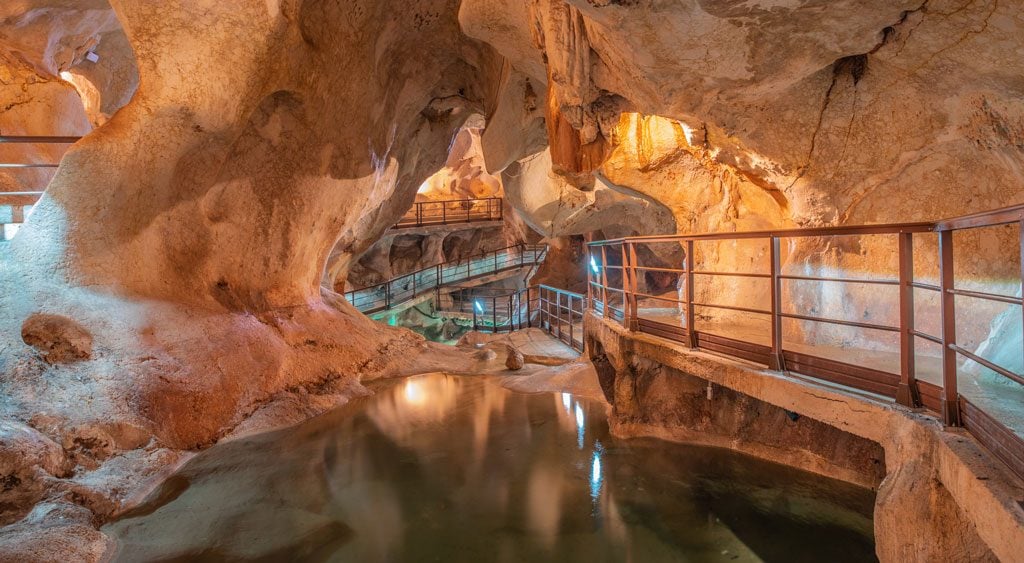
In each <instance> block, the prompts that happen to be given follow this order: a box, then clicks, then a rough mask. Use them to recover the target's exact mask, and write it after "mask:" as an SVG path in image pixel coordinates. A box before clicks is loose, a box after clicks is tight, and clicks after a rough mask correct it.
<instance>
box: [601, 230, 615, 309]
mask: <svg viewBox="0 0 1024 563" xmlns="http://www.w3.org/2000/svg"><path fill="white" fill-rule="evenodd" d="M607 248H608V247H606V246H604V245H601V301H602V305H603V311H602V316H603V317H604V318H608V251H607V250H606V249H607ZM612 316H613V317H614V315H612Z"/></svg>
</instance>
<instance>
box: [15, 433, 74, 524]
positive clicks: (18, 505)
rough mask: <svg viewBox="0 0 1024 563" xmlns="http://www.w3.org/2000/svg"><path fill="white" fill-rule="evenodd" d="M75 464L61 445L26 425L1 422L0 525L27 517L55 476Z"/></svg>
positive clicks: (61, 474)
mask: <svg viewBox="0 0 1024 563" xmlns="http://www.w3.org/2000/svg"><path fill="white" fill-rule="evenodd" d="M71 467H72V465H71V464H69V463H68V460H67V459H66V458H65V456H64V451H63V450H62V449H61V447H60V446H59V445H58V444H56V443H54V442H53V441H52V440H50V439H49V438H47V437H46V436H45V435H43V434H42V433H40V432H38V431H37V430H35V429H33V428H31V427H29V426H26V425H24V424H21V423H18V422H15V421H11V420H4V421H0V525H6V524H10V523H12V522H14V521H16V520H18V519H20V518H21V517H22V516H24V515H25V514H26V513H27V512H28V511H29V510H30V509H31V507H32V505H33V504H35V503H36V502H38V501H39V500H41V499H42V498H43V496H44V495H45V493H46V487H47V480H48V478H50V477H51V476H66V475H67V473H68V472H69V469H70V468H71Z"/></svg>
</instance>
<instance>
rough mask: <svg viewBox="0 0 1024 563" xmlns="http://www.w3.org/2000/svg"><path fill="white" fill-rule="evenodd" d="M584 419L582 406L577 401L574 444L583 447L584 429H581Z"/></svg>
mask: <svg viewBox="0 0 1024 563" xmlns="http://www.w3.org/2000/svg"><path fill="white" fill-rule="evenodd" d="M584 422H586V420H585V419H584V418H583V407H581V406H580V404H579V403H576V445H577V446H579V448H580V449H581V450H582V449H583V437H584V434H585V431H584V429H583V423H584Z"/></svg>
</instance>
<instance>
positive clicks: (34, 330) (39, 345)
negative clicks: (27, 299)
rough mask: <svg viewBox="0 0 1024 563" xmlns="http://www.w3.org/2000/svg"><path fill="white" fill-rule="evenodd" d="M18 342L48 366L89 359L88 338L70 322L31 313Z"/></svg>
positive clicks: (64, 319) (89, 335)
mask: <svg viewBox="0 0 1024 563" xmlns="http://www.w3.org/2000/svg"><path fill="white" fill-rule="evenodd" d="M21 339H22V340H23V341H24V342H25V344H28V345H29V346H31V347H33V348H35V349H36V350H38V351H39V353H40V354H41V355H42V357H43V359H44V360H46V361H47V362H48V363H51V364H62V363H67V362H74V361H77V360H87V359H89V358H90V357H91V356H92V335H91V334H89V331H88V330H86V329H85V327H83V326H82V325H80V324H78V323H77V322H75V321H74V320H73V319H70V318H68V317H65V316H62V315H51V314H46V313H34V314H32V315H31V316H29V318H27V319H25V322H24V324H22V325H21Z"/></svg>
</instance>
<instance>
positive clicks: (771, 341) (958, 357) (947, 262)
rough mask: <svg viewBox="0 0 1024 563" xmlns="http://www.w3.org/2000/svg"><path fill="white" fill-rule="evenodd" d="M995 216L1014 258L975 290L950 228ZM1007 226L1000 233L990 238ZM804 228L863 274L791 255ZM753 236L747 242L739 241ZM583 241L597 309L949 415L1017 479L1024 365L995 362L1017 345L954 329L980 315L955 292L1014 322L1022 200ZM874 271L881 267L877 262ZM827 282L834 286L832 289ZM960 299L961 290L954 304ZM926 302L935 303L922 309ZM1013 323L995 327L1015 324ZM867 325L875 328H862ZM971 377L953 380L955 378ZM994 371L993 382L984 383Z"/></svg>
mask: <svg viewBox="0 0 1024 563" xmlns="http://www.w3.org/2000/svg"><path fill="white" fill-rule="evenodd" d="M1006 226H1010V227H1009V229H1011V230H1012V229H1013V226H1016V227H1017V228H1016V231H1017V232H1016V233H1013V236H1014V237H1015V241H1016V243H1017V245H1018V246H1019V248H1018V252H1017V253H1016V255H1015V256H1013V257H1011V258H1010V259H1005V258H1004V259H1003V264H1004V265H1005V264H1009V265H1010V267H1016V268H1017V270H1016V271H1017V273H1016V274H1014V277H1015V278H1017V279H1015V280H1012V281H1011V282H1010V283H1009V284H1007V283H1006V282H1005V280H1004V282H1003V283H1002V286H1003V287H1007V286H1009V287H1010V289H1009V291H1007V292H1004V293H999V292H992V291H987V290H986V291H982V290H979V289H976V287H977V283H973V281H969V280H964V279H963V278H962V277H958V275H957V274H958V273H957V271H956V270H955V269H954V265H953V257H954V255H953V241H954V234H955V233H960V232H962V231H968V232H967V233H965V234H964V235H961V236H972V235H970V233H969V231H972V230H976V229H986V228H996V229H1002V230H1003V231H1006V230H1007V227H1006ZM1006 235H1007V233H1006V232H1000V233H996V234H995V237H996V238H998V237H1004V238H1005V237H1006ZM973 236H976V237H977V233H976V234H975V235H973ZM851 237H858V238H856V239H852V238H851ZM808 239H819V242H820V239H828V241H829V242H828V243H826V244H823V245H821V246H819V247H818V248H819V249H822V248H826V249H827V248H831V249H833V250H834V249H835V248H843V247H844V245H845V247H846V248H849V249H856V250H857V252H856V253H851V254H855V255H857V256H858V258H857V259H858V260H860V261H861V263H862V264H863V265H864V266H865V267H863V268H861V269H862V270H864V271H866V272H868V273H866V274H858V275H856V276H849V275H843V274H841V273H835V272H837V271H838V268H837V267H823V265H822V264H821V263H817V262H815V260H817V259H818V258H817V257H818V256H820V255H821V253H820V252H817V253H815V252H810V253H805V254H803V255H802V254H800V253H798V252H795V251H794V249H797V248H799V247H797V246H796V245H795V244H794V243H795V242H796V241H798V240H805V241H806V240H808ZM936 239H937V240H936ZM977 240H980V241H984V240H995V239H993V238H992V236H989V238H988V239H984V238H977ZM915 242H917V243H918V246H924V244H925V243H928V242H931V243H935V244H937V252H935V251H933V252H934V253H931V252H929V253H927V254H922V252H921V251H918V252H916V253H915ZM702 244H703V245H719V246H721V245H723V244H729V245H731V246H730V248H729V253H730V255H731V256H733V257H735V256H741V258H742V259H735V260H733V261H732V262H729V263H731V264H733V265H734V266H733V267H730V268H723V267H719V269H720V270H723V271H709V270H707V269H705V268H702V267H701V264H700V257H701V255H700V254H698V253H697V252H695V251H696V250H697V249H698V245H702ZM752 244H753V245H754V248H750V245H752ZM743 245H746V246H743ZM978 246H979V248H981V249H982V250H985V249H986V246H987V245H986V244H985V243H984V242H979V243H978ZM741 247H742V248H741ZM716 248H717V247H716ZM988 248H991V247H988ZM588 249H589V254H588V258H589V265H588V266H589V267H588V298H589V303H590V309H591V310H592V311H593V313H594V314H595V315H598V316H603V317H605V318H607V319H610V320H613V321H615V322H621V323H622V325H623V326H624V327H625V328H627V329H628V330H631V331H637V332H643V333H647V334H651V335H654V336H658V337H662V338H667V339H670V340H674V341H677V342H681V343H683V344H685V345H686V346H688V347H689V348H691V349H701V350H707V351H711V352H715V353H720V354H724V355H728V356H733V357H737V358H741V359H744V360H748V361H752V362H755V363H760V364H763V365H765V366H767V367H768V368H770V369H773V370H786V371H791V372H796V373H800V374H804V375H808V376H811V377H814V378H818V379H822V380H826V381H829V382H832V383H837V384H840V385H844V386H847V387H852V388H854V389H857V390H861V391H866V392H868V393H871V394H873V395H875V396H881V397H885V398H889V399H892V400H894V401H896V402H898V403H900V404H903V405H906V406H908V407H923V408H925V409H927V410H929V411H931V412H933V413H936V414H937V415H938V416H939V417H940V418H941V420H942V421H943V422H944V423H945V424H946V425H948V426H963V427H964V428H966V429H967V430H968V431H969V432H970V433H971V434H972V435H974V436H975V437H976V438H977V439H978V440H979V441H980V442H981V443H982V444H983V445H985V446H986V447H987V448H989V449H990V450H991V451H992V452H993V453H994V454H995V455H996V456H997V457H999V458H1000V459H1002V460H1003V461H1004V462H1006V463H1007V465H1008V466H1009V467H1010V468H1011V469H1012V470H1013V471H1014V472H1015V473H1017V474H1018V475H1020V476H1021V477H1024V375H1022V374H1019V373H1015V372H1013V371H1012V370H1010V369H1008V368H1006V367H1005V366H1003V365H999V363H998V361H997V358H1000V359H1003V360H1006V355H1007V353H1009V352H1012V354H1011V355H1013V354H1016V355H1020V354H1022V353H1024V349H1022V346H1021V343H1020V341H1019V340H1016V341H1014V340H1012V338H1011V339H1010V340H1009V341H1008V342H1006V343H1005V344H1003V345H1002V347H1001V348H998V347H997V349H994V350H993V349H992V348H991V347H990V348H989V349H988V350H987V351H986V352H985V353H984V354H983V353H982V352H981V350H980V349H979V347H978V346H977V341H978V340H979V338H977V335H974V336H972V337H970V338H969V337H968V335H967V334H966V333H967V332H968V331H967V330H963V331H962V334H961V335H959V338H958V334H957V326H958V323H965V328H967V323H966V321H968V320H970V321H972V323H970V324H972V325H977V324H978V323H977V321H976V319H968V318H966V317H965V316H964V314H963V313H964V312H965V307H963V306H962V305H965V304H966V305H973V307H972V308H970V309H967V311H966V312H969V313H975V314H980V311H984V310H988V311H997V312H998V315H997V317H996V318H997V319H1002V320H1003V321H1005V322H1006V323H1009V324H1014V323H1016V324H1017V325H1020V324H1021V321H1020V320H1017V321H1013V320H1012V319H1014V318H1017V319H1021V318H1022V317H1021V316H1019V315H1018V316H1016V317H1014V316H1013V314H1015V313H1018V312H1019V311H1015V310H1008V309H1006V308H1007V307H1008V308H1009V309H1017V310H1019V309H1020V308H1021V307H1022V299H1021V297H1020V295H1021V293H1019V292H1018V293H1017V294H1016V295H1008V294H1006V293H1012V292H1013V291H1014V289H1015V288H1017V287H1021V286H1020V285H1018V284H1020V282H1021V280H1022V279H1024V269H1022V268H1021V267H1020V265H1017V266H1014V265H1015V264H1017V263H1018V261H1019V260H1021V256H1022V255H1024V206H1015V207H1010V208H1006V209H999V210H996V211H991V212H987V213H979V214H975V215H970V216H966V217H959V218H955V219H950V220H944V221H938V222H934V223H908V224H890V225H865V226H842V227H822V228H809V229H788V230H772V231H757V232H734V233H709V234H694V235H677V236H654V237H627V238H622V239H616V240H606V241H596V242H592V243H590V244H589V247H588ZM713 250H715V249H713ZM784 254H788V256H784ZM703 255H708V253H706V252H704V253H703ZM915 255H916V256H915ZM659 256H660V257H661V258H660V259H659V258H658V257H659ZM671 257H676V258H681V259H680V260H679V261H678V262H676V264H680V265H681V267H676V266H675V265H674V264H673V263H671V261H670V258H671ZM915 257H916V258H918V259H921V258H922V257H923V258H925V259H923V260H921V263H920V264H918V270H919V271H922V270H926V269H927V267H928V266H930V265H932V263H937V268H936V270H937V272H936V275H935V276H934V278H935V279H934V282H933V281H932V280H930V279H928V278H929V277H930V276H922V278H921V279H918V278H915ZM967 258H975V257H973V256H969V257H967ZM988 258H989V261H988V262H984V261H982V263H983V264H984V263H987V264H993V263H995V264H998V263H999V259H1000V257H999V256H991V257H988ZM671 259H674V258H671ZM666 262H667V263H666ZM1011 262H1012V263H1011ZM719 263H726V260H719ZM1004 269H1005V268H1004ZM882 270H887V271H883V272H882V273H879V271H882ZM709 278H716V279H718V280H719V282H718V285H717V286H716V287H717V288H718V289H715V288H714V287H711V286H705V287H703V288H702V287H701V285H702V283H701V280H707V279H709ZM971 283H973V285H972V286H971V288H970V289H968V287H967V284H971ZM790 284H802V287H801V289H803V292H802V293H801V294H802V295H804V296H805V298H803V299H792V300H784V297H788V296H789V295H791V293H792V294H794V295H795V294H798V293H800V292H791V293H785V292H784V288H788V287H792V286H791V285H790ZM837 286H838V287H842V288H844V289H843V290H841V291H840V290H836V287H837ZM985 287H986V289H987V286H985ZM698 289H703V290H704V291H703V292H698ZM698 296H700V299H698ZM807 296H809V297H807ZM854 296H856V298H860V299H862V300H864V299H866V300H868V301H870V302H872V304H873V305H874V307H875V308H874V310H873V311H874V313H870V312H868V311H864V310H863V309H859V308H857V307H855V306H851V305H850V304H849V303H846V301H849V300H850V299H851V298H852V297H854ZM758 298H760V299H758ZM915 298H916V299H917V300H918V303H916V306H915ZM758 301H760V303H759V302H758ZM958 301H963V303H961V304H960V305H961V306H960V307H958V305H957V303H958ZM765 302H767V303H765ZM993 304H994V305H993ZM929 305H932V306H933V307H932V308H934V309H937V310H936V311H929V310H928V308H929ZM985 307H988V309H985ZM1004 309H1005V310H1004ZM850 311H853V312H854V313H857V312H859V313H860V316H854V318H849V317H850V315H847V318H843V313H850ZM958 314H959V315H958ZM917 316H920V317H921V318H920V319H916V318H915V317H917ZM930 317H931V318H930ZM807 327H812V328H813V330H816V331H822V333H824V334H828V331H834V332H835V333H838V332H843V331H845V332H847V334H845V335H844V336H843V337H841V338H837V339H835V338H834V339H833V340H837V341H838V342H839V343H838V344H837V345H820V344H819V343H813V342H807V339H804V341H801V340H800V339H796V338H790V336H788V335H787V334H788V333H789V332H799V330H798V329H801V328H804V329H806V328H807ZM829 327H831V328H829ZM926 327H927V328H928V329H927V330H926ZM971 328H972V330H974V332H978V331H977V329H976V327H971ZM984 328H985V330H987V329H988V327H987V326H985V327H984ZM1021 329H1022V327H1021V326H1014V327H1012V328H1011V329H1007V330H1009V331H1010V332H1013V330H1015V331H1016V332H1017V333H1019V332H1021ZM851 330H852V331H853V332H854V334H852V335H851V334H850V333H849V331H851ZM867 333H871V334H873V335H874V337H873V338H866V337H864V336H863V335H864V334H867ZM826 340H828V339H826ZM968 340H970V341H971V342H972V343H971V344H969V343H968V342H967V341H968ZM879 342H881V343H882V344H881V345H879V344H878V343H879ZM931 346H934V347H935V348H937V349H938V353H937V354H932V355H925V354H922V353H921V348H926V347H931ZM1007 347H1010V348H1012V349H1007ZM887 349H890V350H895V351H894V352H890V351H887ZM984 356H988V357H984ZM1017 361H1020V360H1019V359H1018V360H1017ZM979 366H980V367H982V368H985V369H987V370H990V372H991V373H993V374H998V376H989V375H988V373H987V372H986V373H985V374H984V378H982V377H981V376H979V375H978V369H977V368H979ZM972 369H973V370H974V373H973V374H972V373H971V370H972ZM972 377H973V378H974V379H973V380H971V385H969V386H967V387H966V388H965V387H964V385H965V381H967V380H968V379H969V378H972ZM998 377H1001V378H1003V381H1001V382H1000V381H994V378H998ZM1015 384H1017V385H1015Z"/></svg>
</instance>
